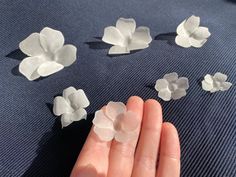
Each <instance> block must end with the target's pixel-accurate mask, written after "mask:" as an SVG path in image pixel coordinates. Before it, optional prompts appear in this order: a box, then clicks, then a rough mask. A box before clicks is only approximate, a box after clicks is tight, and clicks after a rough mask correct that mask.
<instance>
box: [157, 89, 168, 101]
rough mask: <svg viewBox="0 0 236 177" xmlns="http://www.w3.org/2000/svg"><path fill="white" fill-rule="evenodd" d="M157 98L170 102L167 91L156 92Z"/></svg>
mask: <svg viewBox="0 0 236 177" xmlns="http://www.w3.org/2000/svg"><path fill="white" fill-rule="evenodd" d="M158 97H159V98H161V99H163V100H164V101H170V100H171V92H170V90H169V89H163V90H161V91H159V92H158Z"/></svg>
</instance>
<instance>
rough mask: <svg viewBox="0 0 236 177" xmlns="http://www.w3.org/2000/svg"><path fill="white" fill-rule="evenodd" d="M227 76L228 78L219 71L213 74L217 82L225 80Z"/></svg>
mask: <svg viewBox="0 0 236 177" xmlns="http://www.w3.org/2000/svg"><path fill="white" fill-rule="evenodd" d="M227 78H228V76H227V75H225V74H223V73H220V72H217V73H215V75H214V76H213V79H214V80H216V81H219V82H225V81H226V80H227Z"/></svg>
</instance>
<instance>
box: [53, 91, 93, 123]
mask: <svg viewBox="0 0 236 177" xmlns="http://www.w3.org/2000/svg"><path fill="white" fill-rule="evenodd" d="M89 104H90V103H89V100H88V98H87V96H86V95H85V93H84V91H83V90H82V89H79V90H76V89H75V88H74V87H69V88H67V89H65V90H64V91H63V94H62V96H57V97H56V98H55V99H54V105H53V113H54V114H55V115H56V116H60V115H62V116H61V124H62V128H63V127H66V126H68V125H70V124H71V123H72V122H74V121H79V120H81V119H86V117H87V112H86V110H85V108H86V107H88V106H89Z"/></svg>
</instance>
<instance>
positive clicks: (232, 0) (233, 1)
mask: <svg viewBox="0 0 236 177" xmlns="http://www.w3.org/2000/svg"><path fill="white" fill-rule="evenodd" d="M225 1H226V2H231V3H236V0H225Z"/></svg>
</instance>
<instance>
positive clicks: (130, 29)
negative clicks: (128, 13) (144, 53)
mask: <svg viewBox="0 0 236 177" xmlns="http://www.w3.org/2000/svg"><path fill="white" fill-rule="evenodd" d="M116 28H117V29H118V30H119V31H120V32H121V33H122V34H123V35H124V36H126V37H130V36H131V35H132V33H134V31H135V28H136V22H135V20H134V19H133V18H119V19H118V20H117V22H116Z"/></svg>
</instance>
